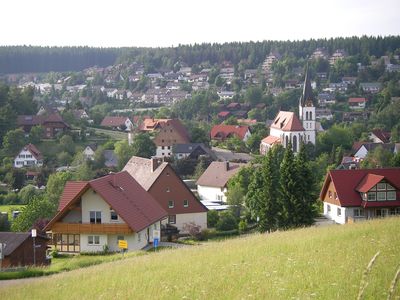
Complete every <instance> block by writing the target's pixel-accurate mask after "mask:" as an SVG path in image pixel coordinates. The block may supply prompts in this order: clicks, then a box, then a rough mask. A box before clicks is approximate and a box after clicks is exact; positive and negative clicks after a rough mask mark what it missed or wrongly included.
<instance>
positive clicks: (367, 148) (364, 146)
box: [353, 142, 396, 159]
mask: <svg viewBox="0 0 400 300" xmlns="http://www.w3.org/2000/svg"><path fill="white" fill-rule="evenodd" d="M378 147H382V148H383V149H385V150H387V151H389V152H390V153H395V151H396V147H395V144H382V143H370V142H356V143H354V145H353V151H354V157H357V158H359V159H364V158H365V157H367V155H368V153H370V152H371V151H374V150H375V149H376V148H378Z"/></svg>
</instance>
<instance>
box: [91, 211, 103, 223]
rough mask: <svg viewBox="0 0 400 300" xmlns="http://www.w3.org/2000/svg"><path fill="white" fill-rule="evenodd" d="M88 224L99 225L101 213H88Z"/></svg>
mask: <svg viewBox="0 0 400 300" xmlns="http://www.w3.org/2000/svg"><path fill="white" fill-rule="evenodd" d="M90 223H92V224H96V223H99V224H100V223H101V211H91V212H90Z"/></svg>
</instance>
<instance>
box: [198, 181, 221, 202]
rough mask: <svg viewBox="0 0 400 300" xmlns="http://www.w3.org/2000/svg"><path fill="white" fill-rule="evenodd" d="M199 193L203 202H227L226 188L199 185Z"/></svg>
mask: <svg viewBox="0 0 400 300" xmlns="http://www.w3.org/2000/svg"><path fill="white" fill-rule="evenodd" d="M197 192H198V194H199V197H200V199H201V200H208V201H223V202H226V201H227V199H226V196H225V193H226V192H227V189H226V188H219V187H212V186H202V185H198V186H197Z"/></svg>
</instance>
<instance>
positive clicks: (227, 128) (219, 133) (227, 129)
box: [211, 124, 249, 140]
mask: <svg viewBox="0 0 400 300" xmlns="http://www.w3.org/2000/svg"><path fill="white" fill-rule="evenodd" d="M248 130H249V127H248V126H239V125H224V124H220V125H215V126H213V128H212V129H211V139H217V140H221V139H222V140H223V139H226V138H228V137H230V136H234V135H236V136H237V137H238V138H240V139H241V140H243V139H244V137H245V135H246V132H247V131H248Z"/></svg>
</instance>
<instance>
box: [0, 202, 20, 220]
mask: <svg viewBox="0 0 400 300" xmlns="http://www.w3.org/2000/svg"><path fill="white" fill-rule="evenodd" d="M24 206H25V205H0V212H8V219H9V220H11V219H12V212H13V210H19V211H21V210H22V208H23V207H24Z"/></svg>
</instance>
